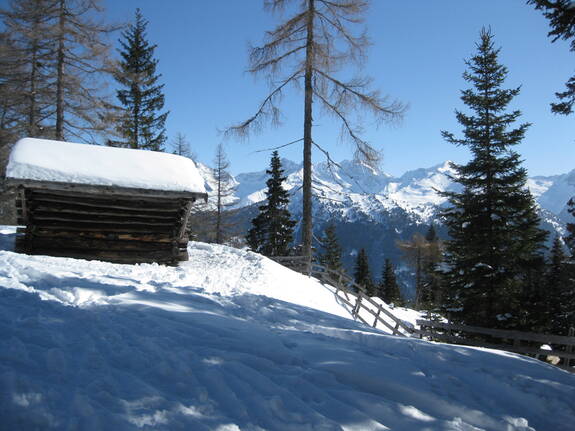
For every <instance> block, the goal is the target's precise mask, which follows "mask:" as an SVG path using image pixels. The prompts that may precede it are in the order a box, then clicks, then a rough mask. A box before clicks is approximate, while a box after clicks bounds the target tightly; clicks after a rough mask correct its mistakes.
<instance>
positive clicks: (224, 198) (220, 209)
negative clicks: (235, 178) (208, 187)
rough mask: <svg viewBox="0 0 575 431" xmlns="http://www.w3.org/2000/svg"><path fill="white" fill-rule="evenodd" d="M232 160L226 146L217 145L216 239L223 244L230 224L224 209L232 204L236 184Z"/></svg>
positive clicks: (215, 172) (215, 170)
mask: <svg viewBox="0 0 575 431" xmlns="http://www.w3.org/2000/svg"><path fill="white" fill-rule="evenodd" d="M229 167H230V162H229V161H228V158H227V156H226V152H225V150H224V146H223V145H222V144H221V143H220V144H218V146H217V147H216V156H215V158H214V168H213V174H214V180H215V190H214V193H215V196H214V198H215V201H216V202H215V205H216V219H215V241H216V244H223V242H224V239H225V234H226V231H227V230H228V228H229V226H228V223H227V221H226V220H225V215H224V211H225V209H226V208H228V207H229V206H231V205H232V204H233V202H230V200H229V199H228V198H230V197H231V196H232V195H233V193H234V186H233V184H232V176H231V175H230V174H229V172H228V169H229Z"/></svg>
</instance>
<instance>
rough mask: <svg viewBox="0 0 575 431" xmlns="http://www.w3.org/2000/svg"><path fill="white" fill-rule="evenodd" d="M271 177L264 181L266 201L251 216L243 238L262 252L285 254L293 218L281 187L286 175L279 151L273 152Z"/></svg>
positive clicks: (287, 196) (287, 199) (276, 254)
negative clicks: (253, 215)
mask: <svg viewBox="0 0 575 431" xmlns="http://www.w3.org/2000/svg"><path fill="white" fill-rule="evenodd" d="M266 173H267V174H268V175H269V176H270V178H269V179H268V180H267V181H266V185H267V188H268V189H267V191H266V201H265V203H264V204H263V205H260V207H259V211H260V212H259V214H258V215H257V216H256V217H255V218H254V219H253V220H252V228H251V229H250V230H249V231H248V234H247V236H246V241H247V243H248V246H249V247H250V249H251V250H253V251H255V252H257V253H260V254H263V255H264V256H287V255H289V253H290V247H291V243H292V241H293V229H294V226H295V221H293V220H292V219H291V216H290V212H289V210H288V204H289V193H288V191H287V190H285V189H284V188H283V182H284V181H285V180H286V177H284V176H283V173H284V171H283V169H282V166H281V160H280V158H279V155H278V152H277V151H274V152H273V154H272V158H271V162H270V169H268V170H266Z"/></svg>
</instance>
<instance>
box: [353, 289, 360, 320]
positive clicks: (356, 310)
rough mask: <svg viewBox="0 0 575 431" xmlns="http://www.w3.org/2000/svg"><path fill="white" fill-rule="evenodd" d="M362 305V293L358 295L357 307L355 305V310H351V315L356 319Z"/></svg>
mask: <svg viewBox="0 0 575 431" xmlns="http://www.w3.org/2000/svg"><path fill="white" fill-rule="evenodd" d="M360 305H361V295H358V296H357V299H356V301H355V307H353V311H352V312H351V315H352V316H353V318H354V319H355V318H357V315H358V314H359V306H360Z"/></svg>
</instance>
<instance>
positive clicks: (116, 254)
mask: <svg viewBox="0 0 575 431" xmlns="http://www.w3.org/2000/svg"><path fill="white" fill-rule="evenodd" d="M29 254H35V255H47V256H57V257H71V258H75V259H86V260H103V261H108V262H122V263H145V262H150V263H151V262H164V263H166V262H172V261H174V260H175V259H176V256H174V255H173V253H171V252H161V251H146V252H142V251H131V250H127V251H121V250H117V251H116V250H112V251H110V250H102V251H97V250H90V251H86V250H76V249H59V248H48V249H42V248H34V249H33V250H30V251H29Z"/></svg>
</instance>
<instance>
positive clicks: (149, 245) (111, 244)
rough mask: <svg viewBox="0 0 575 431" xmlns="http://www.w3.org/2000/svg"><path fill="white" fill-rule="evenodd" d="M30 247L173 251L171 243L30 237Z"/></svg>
mask: <svg viewBox="0 0 575 431" xmlns="http://www.w3.org/2000/svg"><path fill="white" fill-rule="evenodd" d="M28 246H29V247H30V248H39V249H52V248H61V249H74V250H102V251H106V250H126V251H142V252H146V251H169V252H171V251H172V249H173V244H172V243H170V242H149V241H121V240H107V239H89V238H53V237H52V238H51V237H37V236H35V235H32V236H30V237H28Z"/></svg>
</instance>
